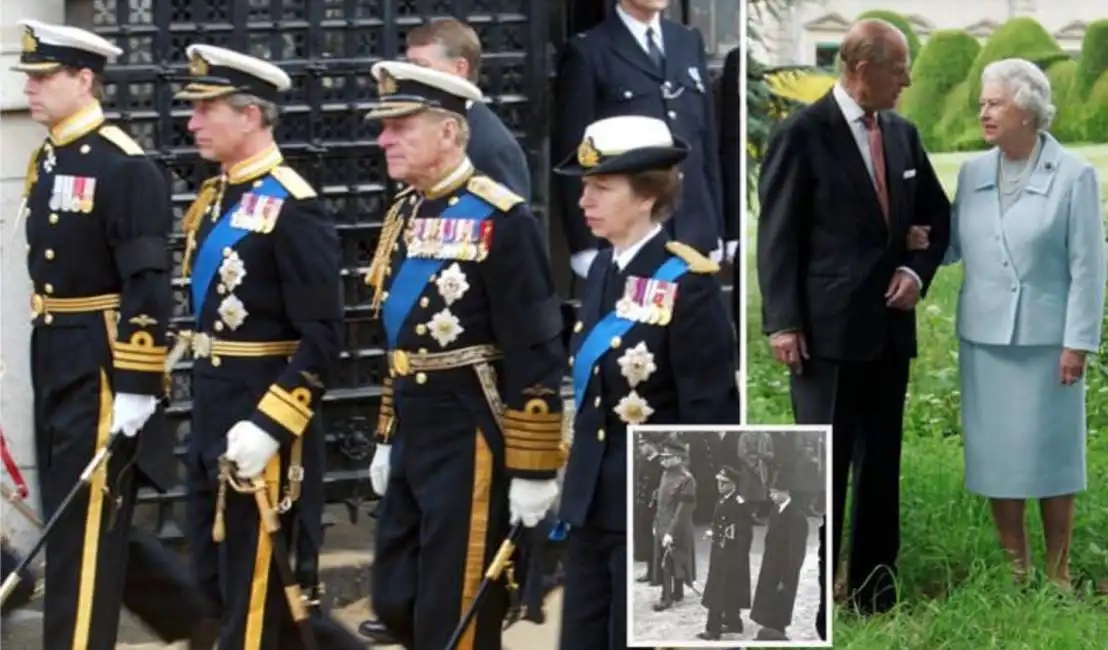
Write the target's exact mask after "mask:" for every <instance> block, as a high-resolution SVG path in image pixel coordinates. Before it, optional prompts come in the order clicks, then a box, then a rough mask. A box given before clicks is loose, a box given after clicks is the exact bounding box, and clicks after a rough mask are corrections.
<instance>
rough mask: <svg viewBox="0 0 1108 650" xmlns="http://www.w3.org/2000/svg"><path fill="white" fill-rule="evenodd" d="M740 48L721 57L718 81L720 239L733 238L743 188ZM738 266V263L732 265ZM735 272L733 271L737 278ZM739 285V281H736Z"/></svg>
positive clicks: (737, 227) (734, 237)
mask: <svg viewBox="0 0 1108 650" xmlns="http://www.w3.org/2000/svg"><path fill="white" fill-rule="evenodd" d="M740 54H741V52H740V50H739V48H737V47H736V48H735V49H733V50H731V52H730V53H728V55H727V58H725V59H724V60H723V75H722V76H721V77H720V84H719V96H720V97H719V100H720V101H719V104H720V106H719V125H720V126H719V160H720V171H721V176H722V179H723V180H722V183H721V184H722V188H723V190H722V192H723V194H722V198H723V238H724V239H725V240H727V241H736V240H738V239H739V237H740V236H741V235H742V233H740V232H739V229H740V227H741V225H740V224H741V219H740V218H739V195H740V194H742V192H743V189H744V188H745V183H744V182H743V178H742V157H741V156H742V144H741V142H740V140H741V134H740V126H739V105H740V100H739V56H740ZM735 266H736V268H739V265H737V264H736V265H735ZM737 277H738V272H737V271H736V278H737ZM735 286H736V287H737V286H738V282H736V283H735Z"/></svg>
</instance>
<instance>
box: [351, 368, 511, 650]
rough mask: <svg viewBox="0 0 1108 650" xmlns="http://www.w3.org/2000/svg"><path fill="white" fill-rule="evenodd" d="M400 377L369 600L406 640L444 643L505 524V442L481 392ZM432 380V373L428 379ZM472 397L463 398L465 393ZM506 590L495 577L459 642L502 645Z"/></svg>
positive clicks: (475, 649)
mask: <svg viewBox="0 0 1108 650" xmlns="http://www.w3.org/2000/svg"><path fill="white" fill-rule="evenodd" d="M409 381H411V379H404V380H400V381H398V382H397V383H396V384H394V386H395V390H396V393H395V395H394V400H395V401H394V404H395V408H396V416H397V419H396V422H397V425H398V429H397V434H396V437H395V438H394V442H393V444H392V451H391V457H390V464H391V467H390V474H389V483H388V488H387V489H386V490H385V496H384V498H383V499H382V501H381V505H380V506H379V513H380V514H379V516H378V517H377V537H376V545H375V549H376V551H375V555H374V560H373V596H372V600H373V608H374V611H375V612H376V613H377V616H378V617H379V618H380V620H381V622H382V623H383V624H384V625H385V627H386V628H387V629H388V631H389V632H390V633H391V634H392V635H393V636H394V637H396V639H397V640H398V641H399V642H400V643H401V644H403V645H404V646H405V647H406V648H408V649H409V650H442V649H443V648H444V647H446V642H447V641H448V640H449V638H450V634H451V633H452V632H453V628H454V627H455V626H456V625H457V623H458V622H459V621H460V619H461V616H462V612H463V611H464V610H465V609H466V608H468V607H469V605H470V602H471V601H472V599H473V597H474V596H475V595H476V593H477V588H478V586H479V584H480V582H481V579H482V577H483V576H484V572H485V569H486V568H487V567H488V565H489V563H490V562H492V560H493V557H494V556H495V554H496V551H497V548H498V547H499V546H500V544H501V543H502V542H503V541H504V538H505V537H506V536H507V534H508V522H509V511H508V480H507V475H506V472H505V471H504V469H503V467H504V456H503V454H504V451H503V442H502V440H501V438H500V433H499V431H498V430H497V429H496V428H495V427H496V423H495V422H494V421H492V419H491V416H487V415H484V416H482V415H475V413H481V412H482V411H484V412H485V413H487V407H486V408H482V405H481V403H480V402H482V401H483V399H484V398H483V397H481V396H479V395H474V396H472V397H469V398H468V399H469V400H470V402H469V403H468V404H463V403H462V401H461V400H459V399H456V398H453V397H450V396H448V395H444V394H442V393H432V392H429V391H427V392H412V391H410V390H409V391H408V392H405V390H404V389H405V386H404V383H407V382H409ZM432 381H434V380H432ZM462 399H466V398H462ZM507 606H508V598H507V592H506V590H505V589H504V588H503V585H502V583H495V584H494V585H493V586H492V588H491V589H490V591H489V592H488V594H487V595H486V597H485V600H484V601H483V603H482V605H481V607H480V609H479V610H478V613H477V616H476V618H475V619H474V623H472V624H471V625H470V627H469V629H468V630H467V632H466V634H465V635H464V636H463V638H462V640H461V643H460V644H459V645H458V646H457V647H458V650H499V649H500V647H501V639H500V637H501V624H502V622H503V619H504V614H505V612H506V610H507Z"/></svg>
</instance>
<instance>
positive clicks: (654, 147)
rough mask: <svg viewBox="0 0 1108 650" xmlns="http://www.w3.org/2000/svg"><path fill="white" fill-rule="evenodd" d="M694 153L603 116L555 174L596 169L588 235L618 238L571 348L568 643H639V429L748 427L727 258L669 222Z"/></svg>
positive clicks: (655, 124) (602, 260)
mask: <svg viewBox="0 0 1108 650" xmlns="http://www.w3.org/2000/svg"><path fill="white" fill-rule="evenodd" d="M688 150H689V146H688V144H687V143H685V142H683V141H681V140H680V139H679V138H675V137H674V136H673V134H672V133H671V132H670V130H669V127H668V126H667V125H666V123H665V122H663V121H661V120H657V119H654V118H648V117H641V116H620V117H613V118H608V119H604V120H600V121H598V122H595V123H593V124H591V125H590V126H589V127H588V128H587V129H586V130H585V134H584V137H583V139H582V142H581V145H580V147H579V148H578V151H577V154H576V155H575V156H571V157H570V158H569V159H567V160H566V161H565V162H563V163H562V165H561V166H560V167H558V169H557V170H556V172H557V173H559V174H565V175H577V176H581V177H583V181H584V183H583V190H582V194H581V200H580V205H581V208H582V211H583V212H584V215H585V219H586V221H587V223H588V226H589V229H590V230H591V231H592V234H593V235H594V236H596V237H597V238H599V239H603V240H606V241H607V242H608V243H609V244H610V245H611V247H610V248H605V249H604V250H602V252H600V254H598V255H597V257H596V259H595V260H594V262H593V264H592V267H591V268H590V270H589V273H588V278H587V280H586V283H585V291H584V296H583V299H582V304H581V309H580V312H579V317H580V320H579V321H578V322H577V324H576V325H575V327H574V334H573V337H572V340H571V346H570V350H571V353H572V355H573V356H572V357H571V359H570V362H571V365H572V367H573V383H574V402H575V405H576V410H575V416H574V441H573V447H572V449H571V451H570V454H569V461H568V464H567V467H566V473H565V478H564V484H563V488H562V489H563V493H562V494H563V495H562V498H561V509H560V517H561V519H562V521H563V522H564V523H565V524H568V527H569V538H568V540H567V547H566V557H565V560H564V562H565V567H566V574H565V594H564V602H565V604H564V606H563V615H562V616H563V618H562V632H561V648H562V650H577V649H579V648H589V649H590V650H592V649H596V650H622V649H623V648H626V647H627V638H626V625H627V623H626V618H627V602H626V596H625V593H626V591H625V590H626V558H627V543H626V535H627V532H626V531H627V497H626V494H627V446H628V444H629V441H628V440H627V427H628V426H629V425H632V424H698V425H709V424H710V425H730V424H738V423H739V417H740V415H739V392H738V387H737V382H736V370H737V361H736V349H737V345H736V341H735V334H734V329H733V328H732V325H731V319H730V317H729V316H728V314H727V309H726V307H725V306H724V302H723V293H722V288H721V286H720V284H719V282H718V281H717V280H716V278H715V277H714V275H715V273H716V272H717V271H718V270H719V266H718V265H717V264H716V263H715V262H712V261H711V260H709V259H708V258H706V257H704V256H703V255H701V254H699V253H697V252H696V251H695V250H694V249H693V248H691V247H690V246H687V245H685V244H682V243H680V242H677V241H671V240H670V239H669V237H668V235H667V234H666V233H665V231H664V230H663V228H662V223H663V222H664V221H665V220H666V219H667V218H669V216H670V215H671V213H672V209H673V206H674V202H675V200H676V198H677V197H678V196H679V195H680V188H681V174H680V172H679V170H678V165H679V164H680V163H681V161H682V160H683V159H684V158H685V156H686V155H687V154H688Z"/></svg>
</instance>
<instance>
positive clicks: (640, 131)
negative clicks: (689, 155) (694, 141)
mask: <svg viewBox="0 0 1108 650" xmlns="http://www.w3.org/2000/svg"><path fill="white" fill-rule="evenodd" d="M584 138H586V139H591V140H592V146H593V147H595V148H596V150H597V151H598V152H600V154H601V155H604V156H614V155H617V154H621V153H627V152H628V151H632V150H634V149H643V148H646V147H672V146H673V133H671V132H670V130H669V125H667V124H666V123H665V122H663V121H662V120H659V119H657V118H654V117H646V116H643V115H621V116H618V117H609V118H605V119H603V120H598V121H596V122H593V123H592V124H590V125H589V126H588V127H587V128H586V129H585V135H584Z"/></svg>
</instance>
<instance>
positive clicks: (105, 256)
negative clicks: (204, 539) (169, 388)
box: [22, 104, 177, 488]
mask: <svg viewBox="0 0 1108 650" xmlns="http://www.w3.org/2000/svg"><path fill="white" fill-rule="evenodd" d="M26 182H27V185H26V188H25V195H26V203H25V205H24V210H23V215H22V216H23V218H24V219H25V225H26V235H27V268H28V271H29V273H30V276H31V282H32V284H33V286H32V291H33V294H34V299H33V301H32V303H33V304H32V313H33V317H34V325H35V330H36V331H35V336H36V337H37V339H38V342H39V344H40V346H39V347H40V349H49V350H51V351H52V353H56V354H59V355H63V356H67V357H69V358H71V359H73V360H74V361H73V363H71V364H63V365H64V366H65V367H67V368H69V369H71V373H67V374H70V376H68V377H67V376H52V377H38V378H36V381H37V382H38V384H39V387H40V388H41V389H43V390H67V389H72V382H73V381H75V380H76V379H78V378H79V377H80V376H81V373H86V372H87V371H88V368H87V365H86V364H83V363H82V362H81V360H82V359H85V358H89V357H90V355H97V356H98V357H102V358H103V359H104V363H106V364H107V366H106V367H105V370H106V371H107V374H108V379H109V383H110V385H111V387H112V390H113V391H114V392H117V393H136V394H142V395H158V396H160V395H161V394H162V393H163V391H164V390H165V385H164V377H165V368H164V364H165V358H166V352H167V351H166V331H167V325H168V321H169V318H170V316H171V310H172V297H171V295H172V294H171V289H170V265H169V253H168V250H167V243H166V238H167V236H168V234H169V232H170V230H171V228H172V219H173V212H172V208H171V207H170V203H169V187H168V184H167V183H166V178H165V175H164V174H163V173H162V170H161V169H159V168H158V166H157V165H156V164H155V163H154V162H153V161H152V160H150V159H148V158H146V156H145V155H144V153H143V151H142V148H141V147H140V146H139V145H138V143H136V142H135V141H134V140H133V139H131V137H130V136H128V135H127V134H126V133H124V132H123V131H122V130H120V129H119V128H117V127H115V126H111V125H108V124H105V122H104V115H103V113H102V111H101V108H100V105H99V104H91V105H90V106H89V107H87V108H85V109H83V110H82V111H80V112H78V113H77V114H75V115H73V116H72V117H70V118H69V119H68V120H66V121H65V122H64V123H62V124H61V125H59V126H58V127H56V128H55V129H54V133H53V134H52V135H51V137H50V138H49V139H47V140H46V141H45V142H43V143H42V145H41V146H40V147H39V148H38V149H36V150H35V152H34V154H33V155H32V157H31V161H30V163H29V165H28V168H27V181H26ZM105 296H115V299H116V304H115V305H114V306H111V307H107V308H106V307H104V306H103V305H101V306H99V307H95V308H90V309H89V310H87V311H84V312H83V313H66V312H65V311H64V310H62V309H57V310H54V309H51V308H50V306H49V303H50V301H72V300H75V299H91V298H97V299H100V300H101V301H102V300H103V299H104V298H103V297H105ZM71 304H72V303H71ZM47 341H49V342H50V343H48V344H47ZM73 355H77V356H76V357H74V356H73ZM90 362H92V360H90ZM95 362H96V363H100V361H95ZM49 365H56V364H49ZM48 386H52V387H54V388H47V387H48ZM142 436H143V438H142V439H143V444H142V445H140V450H139V467H140V468H142V469H143V470H144V472H143V473H144V474H145V475H146V477H147V478H149V479H151V480H152V481H153V482H154V483H155V484H156V485H158V486H159V487H162V488H169V487H171V486H172V485H175V484H176V482H177V481H176V476H175V468H174V467H173V457H172V453H171V451H170V450H171V449H172V446H173V441H172V440H171V439H170V437H169V431H168V430H167V429H165V427H162V426H158V425H157V424H156V421H153V422H151V423H150V424H149V426H147V427H145V428H144V430H143V433H142Z"/></svg>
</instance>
